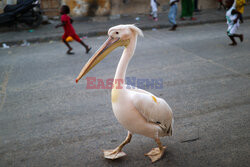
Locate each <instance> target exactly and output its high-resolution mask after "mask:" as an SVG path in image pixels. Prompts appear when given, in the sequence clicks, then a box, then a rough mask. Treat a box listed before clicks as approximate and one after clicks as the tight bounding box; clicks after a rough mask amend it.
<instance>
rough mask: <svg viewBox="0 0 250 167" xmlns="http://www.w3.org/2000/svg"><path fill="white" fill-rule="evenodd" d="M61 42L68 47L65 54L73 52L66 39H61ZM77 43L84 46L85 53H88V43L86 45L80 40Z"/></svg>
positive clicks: (89, 48)
mask: <svg viewBox="0 0 250 167" xmlns="http://www.w3.org/2000/svg"><path fill="white" fill-rule="evenodd" d="M63 42H64V43H65V45H66V46H67V47H68V51H67V54H69V55H70V54H74V52H72V50H73V48H72V47H71V46H70V45H69V43H68V42H67V41H66V40H63ZM79 43H80V44H81V45H82V46H84V47H85V49H86V53H89V51H90V50H91V47H89V46H88V45H86V44H85V43H84V42H83V41H82V40H80V41H79Z"/></svg>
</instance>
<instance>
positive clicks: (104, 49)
mask: <svg viewBox="0 0 250 167" xmlns="http://www.w3.org/2000/svg"><path fill="white" fill-rule="evenodd" d="M137 35H140V36H143V33H142V31H141V30H140V29H139V28H137V27H136V26H135V25H132V24H128V25H118V26H114V27H111V28H110V29H109V31H108V36H109V38H108V39H107V40H106V42H104V44H103V45H102V46H101V47H100V48H99V49H98V50H97V51H96V53H95V54H94V55H93V56H92V57H91V58H90V59H89V61H88V62H87V63H86V64H85V65H84V67H83V68H82V70H81V72H80V74H79V75H78V77H77V78H76V82H78V81H79V80H80V79H81V78H82V77H83V76H84V75H85V74H87V73H88V72H89V71H90V70H91V69H92V68H93V67H94V66H95V65H96V64H98V63H99V62H100V61H102V60H103V59H104V58H105V57H106V56H107V55H108V54H109V53H110V52H111V51H113V50H114V49H115V48H117V47H119V46H125V47H127V46H128V45H129V43H130V40H131V39H132V38H134V37H136V36H137Z"/></svg>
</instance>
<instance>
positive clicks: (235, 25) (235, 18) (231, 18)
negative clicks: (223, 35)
mask: <svg viewBox="0 0 250 167" xmlns="http://www.w3.org/2000/svg"><path fill="white" fill-rule="evenodd" d="M226 8H227V9H228V10H227V13H226V19H227V24H228V29H227V35H228V37H229V38H230V39H231V41H232V43H231V44H229V45H231V46H235V45H237V42H236V41H235V39H234V38H235V37H238V38H239V39H240V41H241V42H243V34H236V31H237V30H238V29H239V27H240V13H239V12H238V11H237V10H236V1H234V0H226Z"/></svg>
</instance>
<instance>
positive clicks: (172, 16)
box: [168, 0, 179, 31]
mask: <svg viewBox="0 0 250 167" xmlns="http://www.w3.org/2000/svg"><path fill="white" fill-rule="evenodd" d="M178 2H179V0H170V1H169V4H170V9H169V13H168V20H169V22H170V24H172V27H171V28H170V29H169V30H170V31H175V30H176V28H177V24H176V16H177V9H178Z"/></svg>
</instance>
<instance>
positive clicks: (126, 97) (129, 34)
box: [76, 24, 173, 162]
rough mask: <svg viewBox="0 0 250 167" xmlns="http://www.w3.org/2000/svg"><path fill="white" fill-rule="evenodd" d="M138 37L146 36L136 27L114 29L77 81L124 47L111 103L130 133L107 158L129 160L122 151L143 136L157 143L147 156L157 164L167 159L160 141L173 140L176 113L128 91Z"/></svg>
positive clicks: (151, 98) (155, 99) (135, 91)
mask: <svg viewBox="0 0 250 167" xmlns="http://www.w3.org/2000/svg"><path fill="white" fill-rule="evenodd" d="M138 35H140V36H143V33H142V31H141V30H140V29H139V28H137V27H136V26H134V25H130V24H129V25H118V26H114V27H112V28H110V29H109V31H108V36H109V38H108V39H107V40H106V42H105V43H104V44H103V45H102V46H101V47H100V49H98V50H97V51H96V53H95V54H94V55H93V56H92V57H91V58H90V59H89V61H88V62H87V63H86V64H85V65H84V67H83V68H82V70H81V72H80V73H79V75H78V77H77V78H76V83H77V82H78V81H79V80H80V79H81V78H82V77H83V76H84V75H85V74H87V73H88V72H89V71H90V70H91V69H92V68H93V67H94V66H95V65H96V64H98V63H99V62H100V61H101V60H102V59H104V58H105V57H106V56H107V55H108V54H109V53H110V52H111V51H113V50H114V49H115V48H117V47H119V46H124V51H123V54H122V56H121V58H120V61H119V64H118V66H117V69H116V73H115V77H114V81H113V86H112V92H111V102H112V109H113V112H114V115H115V117H116V118H117V120H118V122H119V123H120V124H121V125H122V126H123V127H124V128H126V129H127V130H128V135H127V137H126V139H125V140H124V141H123V142H122V143H121V144H120V145H119V146H118V147H116V148H115V149H113V150H103V152H104V157H105V158H107V159H117V158H120V157H123V156H125V155H126V154H125V153H124V152H122V148H123V147H124V146H125V145H126V144H128V143H129V142H130V140H131V138H132V135H133V134H140V135H143V136H146V137H150V138H152V139H154V140H155V142H156V143H157V145H158V147H156V148H153V149H152V150H151V151H150V152H148V153H146V154H145V155H146V156H148V157H149V158H150V159H151V161H152V162H155V161H157V160H159V159H160V158H161V157H162V156H163V154H164V151H165V149H166V147H165V146H163V145H162V143H161V141H160V137H164V136H172V130H173V113H172V110H171V108H170V107H169V105H168V104H167V102H166V101H165V100H163V99H162V98H159V97H156V96H155V95H153V94H151V93H150V92H147V91H145V90H142V89H139V88H134V89H126V88H127V85H126V83H125V74H126V70H127V67H128V63H129V61H130V59H131V58H132V57H133V55H134V51H135V48H136V43H137V36H138ZM118 81H122V82H118ZM123 81H124V82H123Z"/></svg>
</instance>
